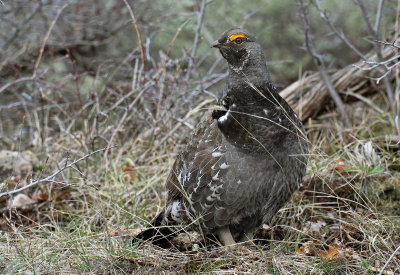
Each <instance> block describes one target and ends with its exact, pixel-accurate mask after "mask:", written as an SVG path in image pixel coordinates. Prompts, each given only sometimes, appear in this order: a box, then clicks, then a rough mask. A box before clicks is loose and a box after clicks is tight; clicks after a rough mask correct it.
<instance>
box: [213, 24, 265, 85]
mask: <svg viewBox="0 0 400 275" xmlns="http://www.w3.org/2000/svg"><path fill="white" fill-rule="evenodd" d="M211 47H214V48H218V49H219V51H220V52H221V55H222V56H223V57H224V58H225V59H226V60H227V61H228V65H229V69H230V73H231V74H243V72H245V73H246V75H247V76H248V77H252V76H256V77H257V79H258V80H262V81H268V82H271V79H270V76H269V73H268V71H267V66H266V62H265V57H264V53H263V50H262V48H261V45H260V44H259V43H258V42H257V41H256V38H255V37H254V36H253V35H251V34H250V33H248V32H247V31H245V30H243V29H240V28H234V29H230V30H227V31H225V32H224V33H223V34H222V35H221V37H220V38H219V39H218V40H215V41H214V42H213V43H212V44H211Z"/></svg>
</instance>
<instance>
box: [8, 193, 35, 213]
mask: <svg viewBox="0 0 400 275" xmlns="http://www.w3.org/2000/svg"><path fill="white" fill-rule="evenodd" d="M34 203H36V201H35V200H32V199H31V198H29V197H28V196H27V195H25V194H18V195H16V196H15V197H14V198H13V200H12V201H10V207H11V208H17V209H22V210H28V209H31V208H32V206H33V204H34Z"/></svg>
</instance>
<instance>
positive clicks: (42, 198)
mask: <svg viewBox="0 0 400 275" xmlns="http://www.w3.org/2000/svg"><path fill="white" fill-rule="evenodd" d="M49 197H50V196H49V194H48V193H39V194H34V195H32V196H31V198H32V200H35V201H39V202H43V201H47V200H49Z"/></svg>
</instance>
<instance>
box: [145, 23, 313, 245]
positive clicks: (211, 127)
mask: <svg viewBox="0 0 400 275" xmlns="http://www.w3.org/2000/svg"><path fill="white" fill-rule="evenodd" d="M234 38H236V39H234ZM231 40H232V41H231ZM212 46H213V47H216V48H218V49H219V50H220V52H221V54H222V56H223V57H224V58H225V59H226V60H227V62H228V64H229V76H228V78H227V82H226V85H225V88H224V90H223V95H222V97H221V99H220V100H219V104H220V105H222V106H223V107H224V109H225V110H223V109H222V110H214V111H213V112H207V113H205V116H204V118H203V119H202V121H201V122H200V124H199V125H198V126H197V127H196V129H195V131H194V133H193V135H192V137H191V139H190V142H189V143H188V144H187V146H186V148H185V149H184V150H183V152H182V153H181V154H179V155H178V157H177V159H176V161H175V163H174V165H173V167H172V170H171V173H170V174H169V176H168V179H167V182H166V187H167V190H168V201H167V205H166V206H165V210H164V211H163V212H162V213H160V214H159V215H158V216H157V218H156V219H155V220H154V221H153V225H154V226H163V225H184V226H189V227H190V228H192V229H196V228H197V229H200V230H201V231H202V232H203V233H206V234H207V233H216V234H217V235H218V233H220V231H222V230H221V229H223V228H225V229H224V230H225V233H226V234H228V235H230V234H229V232H230V233H231V234H232V236H233V238H234V240H243V239H244V237H246V236H249V235H250V234H251V233H252V232H253V231H254V230H255V229H256V228H257V227H259V226H260V225H261V224H262V223H268V222H269V221H270V220H271V218H272V217H273V216H274V215H275V214H276V212H277V211H278V210H279V209H280V208H281V207H282V206H283V205H284V203H285V202H286V201H287V200H288V199H289V198H290V196H291V194H292V193H293V192H294V191H295V190H296V189H297V188H298V186H299V184H300V183H301V180H302V178H303V176H304V174H305V170H306V164H307V156H306V155H307V154H308V145H307V142H306V138H305V134H304V130H303V126H302V124H301V122H300V120H299V118H298V117H297V115H296V114H295V113H294V111H293V110H292V109H291V108H290V107H289V105H288V104H287V103H286V101H285V100H284V99H282V98H281V97H280V96H279V94H278V93H277V91H276V89H275V87H274V85H273V83H272V81H271V78H270V76H269V73H268V71H267V67H266V62H265V58H264V54H263V51H262V49H261V46H260V45H259V44H258V43H257V42H256V40H255V38H254V37H253V36H252V35H250V34H249V33H247V32H246V31H244V30H241V29H232V30H228V31H226V32H225V33H224V34H223V35H222V36H221V38H220V39H218V40H217V41H215V42H214V43H213V45H212ZM228 231H229V232H228ZM146 234H147V235H146ZM146 234H142V235H141V236H140V237H141V238H144V239H147V238H149V237H152V235H154V234H156V231H154V230H153V231H152V232H147V233H146ZM144 235H146V236H145V237H144ZM219 236H220V237H221V235H219ZM222 237H223V236H222ZM222 242H223V243H224V244H230V243H231V242H230V241H222Z"/></svg>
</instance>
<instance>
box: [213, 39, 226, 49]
mask: <svg viewBox="0 0 400 275" xmlns="http://www.w3.org/2000/svg"><path fill="white" fill-rule="evenodd" d="M223 45H224V44H223V43H220V42H219V41H218V40H215V41H214V42H212V43H211V48H221V47H222V46H223Z"/></svg>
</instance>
